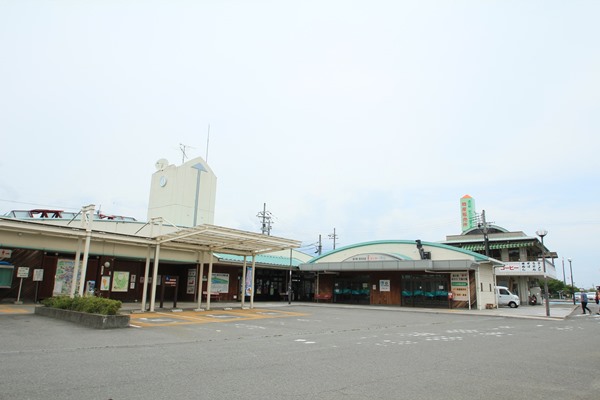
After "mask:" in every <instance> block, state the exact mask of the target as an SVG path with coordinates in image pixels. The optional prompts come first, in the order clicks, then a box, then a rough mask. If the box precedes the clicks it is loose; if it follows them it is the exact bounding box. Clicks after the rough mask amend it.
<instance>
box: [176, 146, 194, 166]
mask: <svg viewBox="0 0 600 400" xmlns="http://www.w3.org/2000/svg"><path fill="white" fill-rule="evenodd" d="M187 149H193V147H192V146H188V145H185V144H183V143H179V150H181V163H182V164H183V163H184V162H185V159H186V158H189V157H188V155H187V154H186V151H187Z"/></svg>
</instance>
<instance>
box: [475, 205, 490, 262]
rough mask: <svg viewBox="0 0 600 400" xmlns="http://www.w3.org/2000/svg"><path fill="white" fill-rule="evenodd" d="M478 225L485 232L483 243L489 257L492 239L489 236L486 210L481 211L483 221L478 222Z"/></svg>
mask: <svg viewBox="0 0 600 400" xmlns="http://www.w3.org/2000/svg"><path fill="white" fill-rule="evenodd" d="M477 226H478V227H479V229H481V231H482V232H483V244H484V246H485V256H486V257H489V256H490V240H489V237H488V232H489V230H488V224H487V221H486V220H485V210H483V211H481V222H479V223H478V224H477Z"/></svg>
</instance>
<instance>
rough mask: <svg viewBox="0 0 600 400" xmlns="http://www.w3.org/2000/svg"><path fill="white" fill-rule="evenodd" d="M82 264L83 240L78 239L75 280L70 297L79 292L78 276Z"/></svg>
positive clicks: (74, 267)
mask: <svg viewBox="0 0 600 400" xmlns="http://www.w3.org/2000/svg"><path fill="white" fill-rule="evenodd" d="M80 263H81V238H80V239H77V252H76V253H75V265H74V266H73V280H72V281H71V292H70V295H69V297H71V298H73V297H75V291H76V290H77V274H78V273H79V264H80Z"/></svg>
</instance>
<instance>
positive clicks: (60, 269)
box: [52, 259, 81, 295]
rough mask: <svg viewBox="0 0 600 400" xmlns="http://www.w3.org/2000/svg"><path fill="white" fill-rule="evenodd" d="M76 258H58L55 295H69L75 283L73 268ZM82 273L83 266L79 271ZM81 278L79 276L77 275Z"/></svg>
mask: <svg viewBox="0 0 600 400" xmlns="http://www.w3.org/2000/svg"><path fill="white" fill-rule="evenodd" d="M74 267H75V260H63V259H61V260H58V261H57V262H56V274H55V275H54V290H53V291H52V292H53V294H54V295H67V294H69V293H70V290H71V285H72V284H73V269H74ZM78 274H81V268H80V269H79V273H78ZM75 279H79V277H75Z"/></svg>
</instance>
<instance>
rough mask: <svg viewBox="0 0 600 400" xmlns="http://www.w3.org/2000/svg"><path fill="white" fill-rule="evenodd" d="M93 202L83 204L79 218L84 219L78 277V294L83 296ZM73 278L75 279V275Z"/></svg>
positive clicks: (90, 237) (90, 236) (92, 217)
mask: <svg viewBox="0 0 600 400" xmlns="http://www.w3.org/2000/svg"><path fill="white" fill-rule="evenodd" d="M95 207H96V206H95V205H94V204H90V205H89V206H85V207H83V208H82V209H81V219H82V221H83V220H84V219H85V231H86V232H85V246H84V248H83V261H82V263H81V276H80V278H79V295H80V296H83V290H84V289H85V275H86V273H87V263H88V257H89V255H90V242H91V239H92V220H93V219H94V208H95ZM73 279H77V277H76V276H74V277H73Z"/></svg>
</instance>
